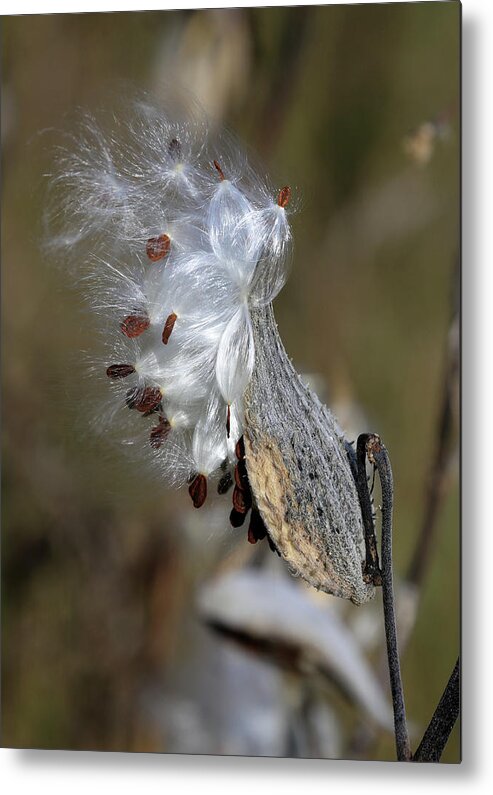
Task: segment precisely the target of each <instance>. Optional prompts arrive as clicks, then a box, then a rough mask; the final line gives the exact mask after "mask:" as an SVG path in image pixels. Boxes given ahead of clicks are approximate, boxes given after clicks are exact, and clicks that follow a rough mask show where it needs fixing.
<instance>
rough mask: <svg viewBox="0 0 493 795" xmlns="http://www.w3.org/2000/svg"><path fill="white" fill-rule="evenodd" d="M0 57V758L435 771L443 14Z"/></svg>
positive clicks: (441, 733)
mask: <svg viewBox="0 0 493 795" xmlns="http://www.w3.org/2000/svg"><path fill="white" fill-rule="evenodd" d="M2 44H3V47H2V52H3V69H2V80H3V83H2V146H3V164H4V168H3V176H2V180H3V184H2V191H3V207H2V231H3V236H2V272H3V273H2V276H3V323H2V337H3V354H4V372H3V375H4V377H3V405H4V415H3V419H4V422H3V441H4V449H3V452H4V466H3V473H2V475H3V477H2V486H3V502H2V505H3V515H2V520H3V521H2V607H3V621H2V640H3V642H2V684H3V686H2V702H3V703H2V738H3V744H4V745H6V746H9V747H16V748H33V747H34V748H43V749H73V750H100V751H103V750H104V751H128V752H159V753H181V754H216V755H244V756H274V757H303V758H323V759H339V758H344V759H353V760H369V759H374V760H399V761H404V762H413V763H419V762H438V761H441V762H449V763H450V762H452V763H457V762H459V761H460V742H459V725H458V714H459V688H460V665H459V662H458V658H459V652H460V648H459V631H460V626H459V604H460V602H459V600H460V592H459V505H458V499H459V497H458V491H459V489H458V458H459V456H458V439H459V430H458V426H459V416H458V393H459V268H460V248H459V232H460V212H459V207H460V194H459V147H460V115H459V108H460V95H459V53H460V6H459V4H458V3H456V2H422V3H403V4H392V3H389V4H375V5H372V4H367V5H350V4H341V5H332V6H307V7H303V6H299V7H276V8H243V9H234V8H232V9H227V8H226V9H214V10H196V11H194V10H189V11H183V10H176V11H162V12H125V13H98V14H95V13H88V14H57V15H46V16H44V15H36V16H18V17H16V16H9V17H4V18H3V26H2Z"/></svg>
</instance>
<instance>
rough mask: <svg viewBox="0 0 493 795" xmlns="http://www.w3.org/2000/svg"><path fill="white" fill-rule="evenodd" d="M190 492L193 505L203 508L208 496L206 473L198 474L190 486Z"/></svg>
mask: <svg viewBox="0 0 493 795" xmlns="http://www.w3.org/2000/svg"><path fill="white" fill-rule="evenodd" d="M188 493H189V494H190V497H191V498H192V502H193V507H194V508H201V507H202V505H203V504H204V502H205V500H206V497H207V478H206V476H205V475H200V474H199V475H196V476H195V477H194V479H193V480H192V482H191V483H190V486H189V487H188Z"/></svg>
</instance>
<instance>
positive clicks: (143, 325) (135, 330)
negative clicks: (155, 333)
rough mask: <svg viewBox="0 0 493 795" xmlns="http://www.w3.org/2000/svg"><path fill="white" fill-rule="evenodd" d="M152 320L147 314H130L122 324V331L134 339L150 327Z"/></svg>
mask: <svg viewBox="0 0 493 795" xmlns="http://www.w3.org/2000/svg"><path fill="white" fill-rule="evenodd" d="M149 325H150V320H149V318H148V317H147V315H137V314H135V315H128V317H126V318H124V320H122V322H121V324H120V328H121V330H122V333H123V334H125V336H126V337H129V338H130V339H133V338H134V337H140V335H141V334H142V333H143V332H144V331H145V330H146V329H148V328H149Z"/></svg>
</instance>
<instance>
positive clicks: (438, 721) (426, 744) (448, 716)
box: [413, 659, 460, 762]
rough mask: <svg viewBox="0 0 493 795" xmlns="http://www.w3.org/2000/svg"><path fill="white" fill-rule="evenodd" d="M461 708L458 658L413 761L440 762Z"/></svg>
mask: <svg viewBox="0 0 493 795" xmlns="http://www.w3.org/2000/svg"><path fill="white" fill-rule="evenodd" d="M459 709H460V660H459V659H457V662H456V663H455V667H454V670H453V671H452V673H451V675H450V679H449V680H448V683H447V686H446V688H445V690H444V691H443V695H442V697H441V699H440V701H439V703H438V706H437V708H436V710H435V712H434V714H433V717H432V719H431V721H430V723H429V725H428V728H427V729H426V731H425V733H424V735H423V739H422V740H421V742H420V744H419V746H418V749H417V751H416V753H415V754H414V756H413V762H439V761H440V757H441V755H442V753H443V749H444V748H445V746H446V744H447V741H448V738H449V737H450V732H451V731H452V729H453V728H454V725H455V721H456V720H457V718H458V716H459Z"/></svg>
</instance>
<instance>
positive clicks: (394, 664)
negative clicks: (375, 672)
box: [358, 434, 411, 762]
mask: <svg viewBox="0 0 493 795" xmlns="http://www.w3.org/2000/svg"><path fill="white" fill-rule="evenodd" d="M365 436H366V440H365V446H366V454H367V456H368V460H369V461H370V463H372V464H375V466H376V468H377V471H378V476H379V478H380V485H381V490H382V541H381V576H382V597H383V614H384V622H385V638H386V642H387V660H388V665H389V675H390V688H391V692H392V706H393V710H394V731H395V746H396V751H397V759H398V760H399V761H401V762H409V761H410V760H411V745H410V742H409V733H408V729H407V722H406V706H405V703H404V692H403V689H402V677H401V666H400V661H399V648H398V643H397V627H396V620H395V606H394V586H393V573H392V506H393V479H392V467H391V465H390V460H389V456H388V453H387V450H386V448H385V445H384V444H383V443H382V442H381V440H380V437H379V436H377V435H376V434H365ZM360 439H361V437H360ZM359 442H360V440H359V439H358V443H359Z"/></svg>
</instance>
